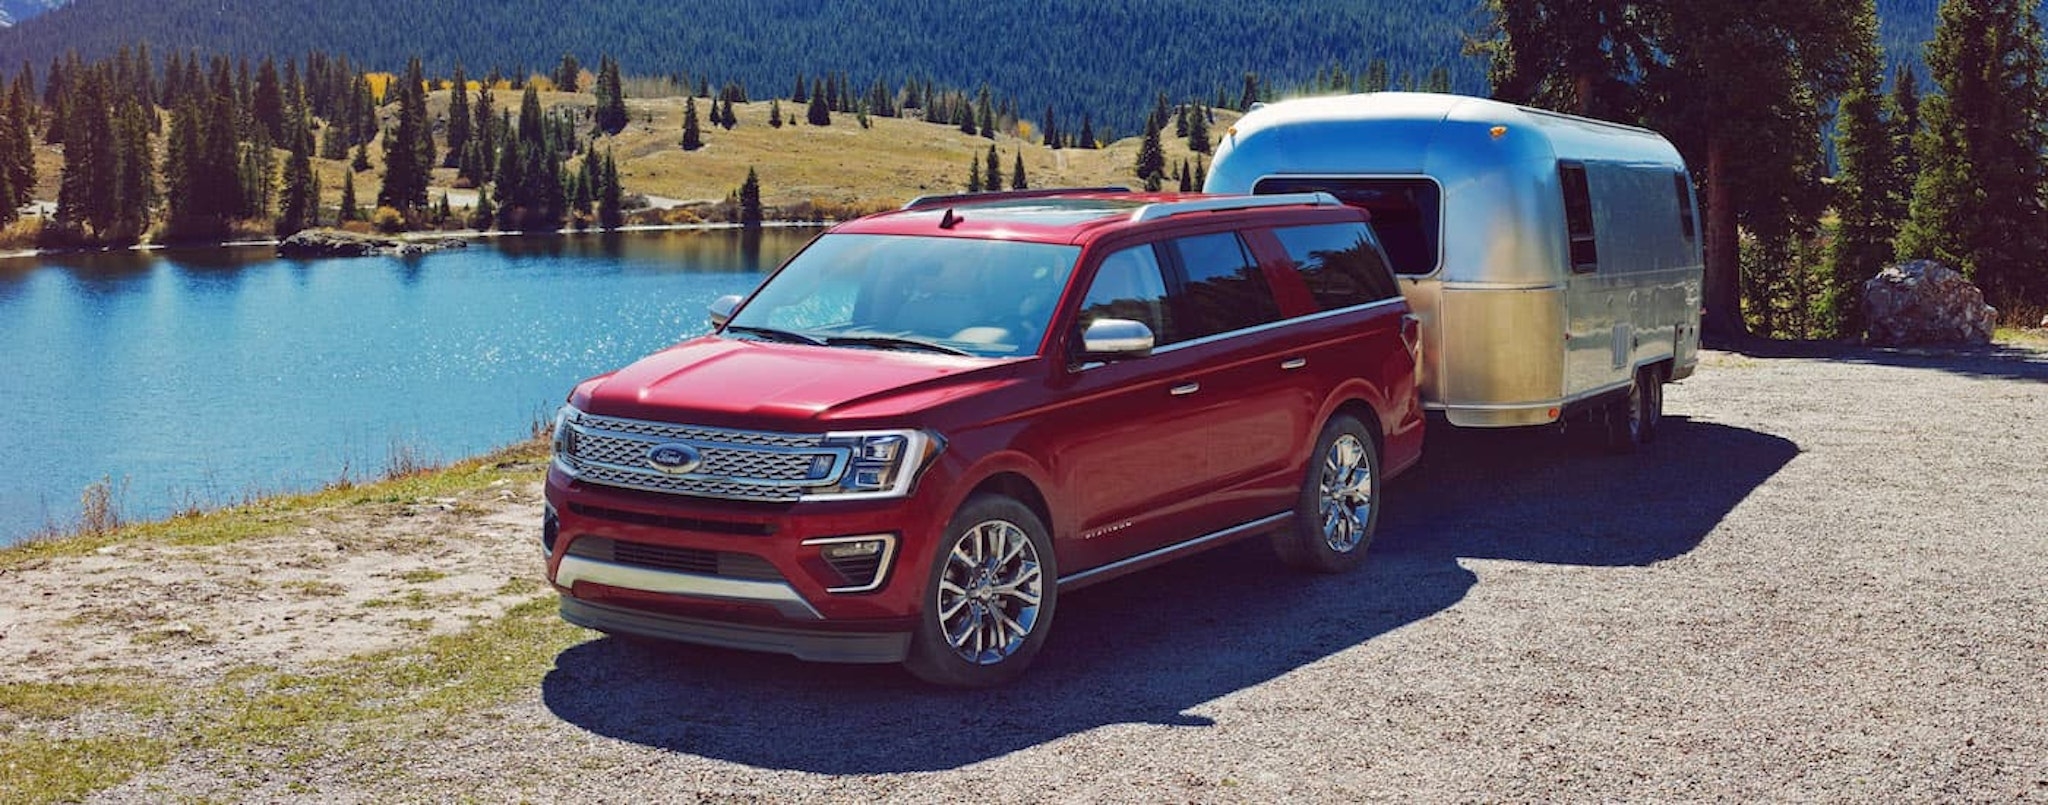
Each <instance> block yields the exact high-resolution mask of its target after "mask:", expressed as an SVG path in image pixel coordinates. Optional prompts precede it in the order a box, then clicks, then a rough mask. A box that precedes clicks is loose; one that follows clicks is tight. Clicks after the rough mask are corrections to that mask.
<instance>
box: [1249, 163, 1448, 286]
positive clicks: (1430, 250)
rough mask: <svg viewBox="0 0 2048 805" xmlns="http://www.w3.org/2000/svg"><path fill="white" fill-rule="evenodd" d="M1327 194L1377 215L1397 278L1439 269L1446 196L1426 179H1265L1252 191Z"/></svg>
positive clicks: (1377, 229)
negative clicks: (1399, 275)
mask: <svg viewBox="0 0 2048 805" xmlns="http://www.w3.org/2000/svg"><path fill="white" fill-rule="evenodd" d="M1317 191H1321V192H1324V193H1329V194H1330V195H1333V196H1336V197H1337V200H1339V201H1342V202H1344V203H1345V204H1349V205H1351V206H1353V207H1363V208H1364V209H1365V210H1366V211H1367V212H1370V213H1372V228H1373V231H1374V232H1377V233H1379V237H1380V246H1381V248H1384V249H1386V252H1387V260H1388V261H1390V262H1392V263H1393V264H1394V273H1396V274H1428V273H1431V272H1433V271H1436V267H1437V262H1438V256H1439V255H1440V254H1442V249H1441V248H1439V245H1438V244H1439V241H1440V240H1441V239H1442V232H1443V230H1442V222H1443V203H1442V202H1443V192H1442V191H1441V190H1439V189H1438V188H1437V186H1436V182H1434V181H1431V180H1429V179H1425V178H1422V177H1414V176H1411V177H1402V178H1383V179H1360V178H1335V177H1328V178H1315V177H1302V176H1277V177H1273V178H1269V179H1261V180H1259V183H1258V184H1257V185H1254V186H1253V187H1252V192H1254V193H1259V194H1268V193H1313V192H1317Z"/></svg>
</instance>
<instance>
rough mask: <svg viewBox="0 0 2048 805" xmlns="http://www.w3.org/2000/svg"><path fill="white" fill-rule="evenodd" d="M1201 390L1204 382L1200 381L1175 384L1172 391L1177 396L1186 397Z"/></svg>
mask: <svg viewBox="0 0 2048 805" xmlns="http://www.w3.org/2000/svg"><path fill="white" fill-rule="evenodd" d="M1201 390H1202V384H1200V383H1182V384H1181V385H1178V386H1174V387H1173V391H1172V392H1171V393H1172V394H1173V396H1175V397H1186V396H1188V395H1190V394H1193V393H1195V392H1197V391H1201Z"/></svg>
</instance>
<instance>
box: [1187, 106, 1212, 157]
mask: <svg viewBox="0 0 2048 805" xmlns="http://www.w3.org/2000/svg"><path fill="white" fill-rule="evenodd" d="M1209 148H1210V144H1209V112H1208V110H1206V109H1200V108H1197V109H1196V110H1195V113H1194V114H1193V115H1190V116H1189V117H1188V150H1189V151H1193V152H1195V153H1197V154H1206V153H1209Z"/></svg>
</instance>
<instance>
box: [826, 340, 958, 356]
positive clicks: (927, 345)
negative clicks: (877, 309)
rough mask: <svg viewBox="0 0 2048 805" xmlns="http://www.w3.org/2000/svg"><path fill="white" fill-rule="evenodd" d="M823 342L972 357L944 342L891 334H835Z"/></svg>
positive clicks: (840, 345)
mask: <svg viewBox="0 0 2048 805" xmlns="http://www.w3.org/2000/svg"><path fill="white" fill-rule="evenodd" d="M825 343H826V344H828V345H831V346H835V347H842V346H843V347H882V348H886V349H916V350H923V351H925V352H937V353H939V354H942V355H966V356H968V357H973V355H974V353H972V352H968V351H967V350H964V349H955V348H953V347H949V346H946V345H945V344H934V343H932V342H930V341H919V340H917V339H915V338H902V337H899V336H893V335H837V336H832V337H830V338H826V339H825Z"/></svg>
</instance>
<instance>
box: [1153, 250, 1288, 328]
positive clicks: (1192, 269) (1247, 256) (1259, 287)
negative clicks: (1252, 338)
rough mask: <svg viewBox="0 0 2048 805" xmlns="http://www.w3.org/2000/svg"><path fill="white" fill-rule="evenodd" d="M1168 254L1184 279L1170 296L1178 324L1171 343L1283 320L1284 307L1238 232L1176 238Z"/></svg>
mask: <svg viewBox="0 0 2048 805" xmlns="http://www.w3.org/2000/svg"><path fill="white" fill-rule="evenodd" d="M1167 249H1168V251H1169V253H1170V254H1172V255H1173V257H1174V259H1175V261H1176V262H1177V263H1178V264H1179V266H1180V270H1181V277H1182V279H1183V280H1184V282H1183V284H1182V286H1181V287H1180V288H1179V289H1178V290H1177V291H1175V292H1172V294H1171V296H1172V297H1174V298H1173V299H1172V300H1171V301H1172V302H1173V306H1174V308H1175V318H1176V322H1175V323H1176V325H1177V326H1176V327H1174V328H1173V330H1172V333H1171V335H1172V339H1171V340H1173V341H1185V340H1191V339H1196V338H1202V337H1205V336H1211V335H1216V334H1218V333H1227V332H1230V331H1232V330H1242V329H1246V328H1249V327H1256V326H1258V325H1261V324H1267V323H1269V322H1275V321H1279V320H1280V302H1279V300H1277V299H1275V298H1274V296H1273V289H1272V288H1270V287H1268V286H1267V285H1266V277H1265V274H1263V273H1261V272H1260V270H1259V264H1258V262H1257V261H1255V260H1253V259H1252V257H1251V252H1250V251H1249V250H1247V249H1246V248H1245V246H1244V241H1243V240H1242V239H1241V238H1239V237H1238V236H1237V233H1235V232H1220V233H1217V234H1214V235H1196V236H1193V237H1185V238H1176V239H1174V240H1171V241H1168V242H1167Z"/></svg>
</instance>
